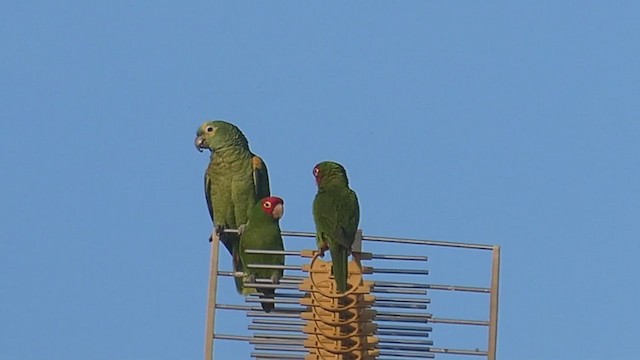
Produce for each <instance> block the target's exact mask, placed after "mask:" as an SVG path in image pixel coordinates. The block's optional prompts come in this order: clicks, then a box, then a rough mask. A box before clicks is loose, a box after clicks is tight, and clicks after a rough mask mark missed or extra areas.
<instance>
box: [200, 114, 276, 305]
mask: <svg viewBox="0 0 640 360" xmlns="http://www.w3.org/2000/svg"><path fill="white" fill-rule="evenodd" d="M195 146H196V148H197V149H198V151H200V152H202V151H203V150H204V149H207V150H209V151H211V156H210V158H209V166H208V167H207V170H206V171H205V174H204V193H205V198H206V200H207V208H208V209H209V215H210V216H211V220H212V221H213V224H214V228H215V230H214V231H216V232H217V233H218V235H220V241H222V243H223V244H224V246H225V247H226V248H227V250H228V251H229V253H230V254H231V256H232V261H233V269H234V271H235V272H242V273H244V267H243V265H242V260H241V258H240V236H239V234H235V233H224V230H225V229H238V230H242V227H243V225H245V224H246V223H247V220H248V218H249V215H248V214H249V209H251V207H252V206H253V205H254V204H255V203H256V202H257V201H258V200H260V199H262V198H265V197H268V196H269V195H270V190H269V175H268V173H267V166H266V165H265V163H264V161H262V159H261V158H260V157H259V156H257V155H255V154H253V153H252V152H251V151H250V150H249V142H248V141H247V138H246V137H245V136H244V134H243V133H242V131H240V129H238V127H237V126H235V125H233V124H231V123H228V122H226V121H222V120H215V121H207V122H205V123H203V124H202V125H201V126H200V127H199V128H198V130H197V132H196V139H195ZM209 241H211V238H210V239H209ZM235 282H236V290H237V291H238V293H250V292H253V291H255V290H254V289H243V282H242V278H241V277H235Z"/></svg>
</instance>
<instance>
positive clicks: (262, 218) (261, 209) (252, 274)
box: [240, 197, 284, 312]
mask: <svg viewBox="0 0 640 360" xmlns="http://www.w3.org/2000/svg"><path fill="white" fill-rule="evenodd" d="M283 206H284V204H283V201H282V199H280V198H277V197H268V198H265V199H262V200H261V201H259V202H258V203H257V204H255V205H254V207H253V208H252V209H251V211H250V212H249V222H248V223H247V226H246V227H245V228H244V231H243V232H242V235H241V236H240V257H241V259H242V263H243V264H265V265H284V255H266V254H248V253H246V250H247V249H252V250H284V245H283V243H282V236H281V234H280V225H279V223H278V222H279V219H280V218H281V217H282V214H283V212H284V207H283ZM282 273H283V270H282V269H251V268H245V274H246V278H245V281H247V282H254V281H255V279H256V278H258V279H271V282H273V283H274V284H278V283H279V282H280V278H282ZM258 291H260V292H261V293H262V294H263V295H262V296H261V297H263V298H269V299H273V297H274V290H273V289H264V288H260V289H258ZM273 307H274V304H273V303H267V302H263V303H262V308H263V309H264V311H265V312H270V311H271V310H272V309H273Z"/></svg>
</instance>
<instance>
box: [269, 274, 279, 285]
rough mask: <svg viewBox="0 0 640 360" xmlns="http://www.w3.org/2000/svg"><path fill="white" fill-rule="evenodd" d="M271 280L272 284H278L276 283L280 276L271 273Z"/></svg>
mask: <svg viewBox="0 0 640 360" xmlns="http://www.w3.org/2000/svg"><path fill="white" fill-rule="evenodd" d="M271 282H272V283H273V284H274V285H278V284H280V276H278V275H277V274H273V275H271Z"/></svg>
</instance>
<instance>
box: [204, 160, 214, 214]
mask: <svg viewBox="0 0 640 360" xmlns="http://www.w3.org/2000/svg"><path fill="white" fill-rule="evenodd" d="M211 190H212V189H211V177H210V176H209V173H208V172H205V173H204V197H205V199H207V209H208V210H209V216H210V217H211V221H213V204H212V202H211Z"/></svg>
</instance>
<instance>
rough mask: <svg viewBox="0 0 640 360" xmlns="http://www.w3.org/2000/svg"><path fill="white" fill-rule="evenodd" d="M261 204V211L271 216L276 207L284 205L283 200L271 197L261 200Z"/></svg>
mask: <svg viewBox="0 0 640 360" xmlns="http://www.w3.org/2000/svg"><path fill="white" fill-rule="evenodd" d="M261 203H262V211H264V212H265V213H266V214H269V215H271V214H272V213H273V209H274V208H275V207H276V205H279V204H284V200H282V199H281V198H279V197H277V196H271V197H268V198H264V199H262V200H261Z"/></svg>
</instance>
